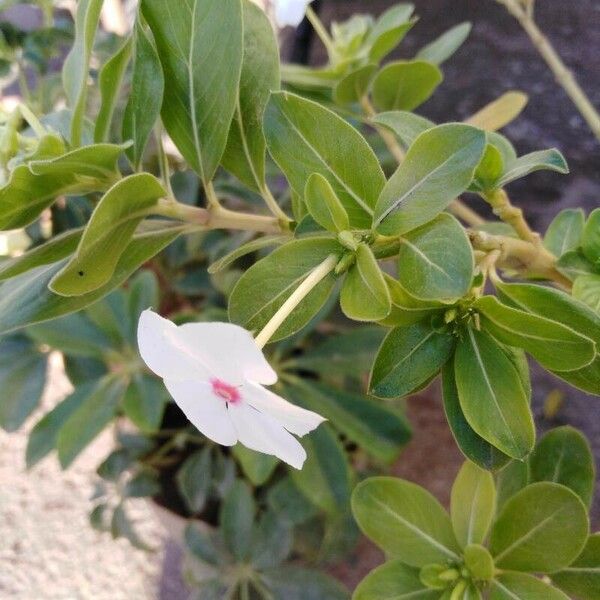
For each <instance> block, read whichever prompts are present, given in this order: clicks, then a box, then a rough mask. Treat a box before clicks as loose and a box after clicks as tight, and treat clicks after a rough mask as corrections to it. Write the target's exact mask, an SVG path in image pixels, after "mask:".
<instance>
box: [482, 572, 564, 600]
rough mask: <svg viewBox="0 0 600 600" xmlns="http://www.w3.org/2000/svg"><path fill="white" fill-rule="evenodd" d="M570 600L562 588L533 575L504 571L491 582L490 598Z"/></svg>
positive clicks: (494, 599) (495, 599) (496, 599)
mask: <svg viewBox="0 0 600 600" xmlns="http://www.w3.org/2000/svg"><path fill="white" fill-rule="evenodd" d="M540 598H543V599H544V600H568V597H567V596H565V595H564V594H563V593H562V592H561V591H560V590H557V589H556V588H553V587H552V586H550V585H548V584H547V583H545V582H543V581H541V580H540V579H538V578H537V577H534V576H533V575H527V574H525V573H511V572H508V573H502V574H501V575H499V576H498V577H497V578H496V579H495V580H494V581H493V582H492V584H491V592H490V600H539V599H540Z"/></svg>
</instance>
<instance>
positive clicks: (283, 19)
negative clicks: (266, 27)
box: [275, 0, 312, 27]
mask: <svg viewBox="0 0 600 600" xmlns="http://www.w3.org/2000/svg"><path fill="white" fill-rule="evenodd" d="M311 2H312V0H275V20H276V21H277V25H278V26H279V27H286V26H287V25H290V26H291V27H298V25H300V23H301V22H302V19H304V15H305V13H306V7H307V6H308V5H309V4H310V3H311Z"/></svg>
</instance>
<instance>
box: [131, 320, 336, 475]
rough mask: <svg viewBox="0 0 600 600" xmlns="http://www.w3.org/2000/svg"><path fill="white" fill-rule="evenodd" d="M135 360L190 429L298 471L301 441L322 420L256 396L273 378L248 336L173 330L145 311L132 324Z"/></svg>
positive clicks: (205, 328) (203, 327) (216, 326)
mask: <svg viewBox="0 0 600 600" xmlns="http://www.w3.org/2000/svg"><path fill="white" fill-rule="evenodd" d="M138 346H139V350H140V355H141V357H142V359H143V360H144V362H145V363H146V364H147V365H148V367H149V369H150V370H151V371H153V372H154V373H156V374H157V375H158V376H160V377H162V378H163V380H164V383H165V386H166V387H167V389H168V390H169V393H170V394H171V396H172V397H173V399H174V400H175V402H176V403H177V405H178V406H179V407H180V408H181V410H182V411H183V412H184V414H185V415H186V417H187V418H188V419H189V420H190V422H191V423H192V424H193V425H194V426H195V427H196V428H197V429H198V430H199V431H201V432H202V433H203V434H204V435H205V436H206V437H208V438H210V439H211V440H213V441H215V442H217V443H218V444H222V445H224V446H233V445H234V444H236V443H237V442H240V443H241V444H244V445H245V446H247V447H248V448H250V449H252V450H256V451H258V452H263V453H265V454H272V455H273V456H276V457H278V458H279V459H281V460H283V461H285V462H286V463H288V464H289V465H291V466H292V467H295V468H296V469H301V468H302V465H303V464H304V461H305V460H306V452H305V451H304V448H303V447H302V445H301V444H300V443H299V442H298V440H297V439H296V438H295V437H294V436H293V435H292V433H293V434H295V435H298V436H303V435H306V434H307V433H309V432H311V431H312V430H313V429H315V428H316V427H318V426H319V425H320V424H321V423H322V422H323V421H324V420H325V419H324V418H323V417H321V416H320V415H318V414H316V413H314V412H311V411H309V410H305V409H304V408H300V407H298V406H295V405H294V404H291V403H290V402H288V401H287V400H284V399H283V398H281V397H280V396H278V395H277V394H274V393H273V392H271V391H270V390H268V389H266V388H264V387H263V386H262V385H261V384H266V385H270V384H273V383H275V382H276V381H277V374H276V373H275V371H273V369H272V368H271V366H270V365H269V363H268V362H267V360H266V359H265V357H264V355H263V353H262V351H261V350H260V349H259V348H258V346H257V345H256V344H255V342H254V339H253V338H252V336H251V334H250V333H249V332H248V331H246V330H245V329H243V328H242V327H238V326H237V325H232V324H231V323H186V324H185V325H181V326H179V327H178V326H177V325H175V324H174V323H172V322H171V321H168V320H167V319H163V318H162V317H161V316H159V315H157V314H156V313H154V312H152V311H151V310H146V311H144V312H143V313H142V315H141V316H140V320H139V323H138Z"/></svg>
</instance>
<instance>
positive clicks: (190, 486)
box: [175, 447, 213, 515]
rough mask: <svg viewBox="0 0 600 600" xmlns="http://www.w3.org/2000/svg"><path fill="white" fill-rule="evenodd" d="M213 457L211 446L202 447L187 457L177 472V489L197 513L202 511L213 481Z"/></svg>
mask: <svg viewBox="0 0 600 600" xmlns="http://www.w3.org/2000/svg"><path fill="white" fill-rule="evenodd" d="M212 468H213V464H212V457H211V449H210V447H206V448H202V449H201V450H197V451H196V452H194V453H193V454H191V455H190V456H189V457H188V458H186V459H185V461H184V463H183V464H182V465H181V467H180V468H179V470H178V471H177V474H176V475H175V483H176V485H177V491H178V492H179V494H180V495H181V497H182V498H183V501H184V502H185V506H186V508H187V509H188V510H189V511H190V513H191V514H193V515H195V514H198V513H199V512H201V511H202V509H203V508H204V505H205V504H206V501H207V499H208V493H209V490H210V486H211V483H212Z"/></svg>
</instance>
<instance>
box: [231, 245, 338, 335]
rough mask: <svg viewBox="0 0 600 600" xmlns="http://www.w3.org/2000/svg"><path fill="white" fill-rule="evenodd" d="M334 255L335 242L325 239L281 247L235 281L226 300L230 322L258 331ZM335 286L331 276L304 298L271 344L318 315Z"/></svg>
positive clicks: (300, 327) (335, 250)
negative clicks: (309, 275)
mask: <svg viewBox="0 0 600 600" xmlns="http://www.w3.org/2000/svg"><path fill="white" fill-rule="evenodd" d="M337 252H339V253H340V254H341V248H340V246H339V245H338V244H337V242H335V241H334V240H331V239H324V238H314V239H310V238H307V239H302V240H295V241H292V242H289V243H288V244H285V245H284V246H281V248H278V249H277V250H275V252H273V253H271V254H270V255H269V256H267V257H266V258H263V259H262V260H261V261H259V262H257V263H256V264H254V265H253V266H252V267H250V269H248V270H247V271H246V272H245V273H244V274H243V275H242V277H241V278H240V279H239V280H238V282H237V284H236V286H235V287H234V288H233V291H232V292H231V296H230V298H229V316H230V319H231V321H232V322H233V323H238V324H240V325H242V326H244V327H245V328H246V329H248V330H251V331H260V330H261V329H262V328H263V327H264V326H265V325H266V324H267V323H268V321H269V319H270V318H271V317H272V316H273V315H274V314H275V313H276V312H277V310H278V309H279V308H280V307H281V306H282V304H283V303H284V302H285V301H286V300H287V299H288V298H289V296H290V295H291V294H292V293H293V292H294V290H295V289H296V288H297V287H298V286H299V285H300V283H302V281H303V280H304V279H305V278H306V277H307V276H308V274H309V273H310V272H311V271H312V270H313V269H314V268H315V267H317V266H318V265H319V264H320V263H321V262H323V261H324V260H325V259H326V258H327V256H329V255H331V254H335V253H337ZM334 284H335V276H334V275H333V273H331V274H329V275H328V276H326V277H325V279H323V280H322V281H321V283H319V284H318V285H317V286H316V287H315V288H313V290H312V291H311V292H310V293H309V294H308V295H307V296H306V297H305V298H304V300H303V301H302V302H301V303H300V305H299V306H298V307H297V308H296V310H295V311H294V312H293V313H292V314H291V315H290V316H289V317H288V319H287V320H286V321H285V323H284V324H283V325H282V326H281V327H280V328H279V329H278V331H277V332H276V334H275V336H274V337H273V338H272V341H275V340H278V339H283V338H285V337H287V336H289V335H292V334H293V333H295V332H296V331H298V330H300V329H302V328H303V327H304V326H305V325H306V324H307V323H308V322H309V321H310V320H311V319H312V318H313V317H314V316H315V315H316V314H317V313H318V312H319V309H320V308H321V307H322V306H323V304H324V303H325V301H326V299H327V298H328V297H329V295H330V293H331V291H332V289H333V286H334Z"/></svg>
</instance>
